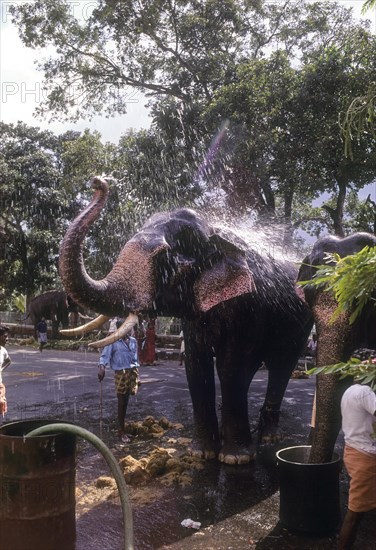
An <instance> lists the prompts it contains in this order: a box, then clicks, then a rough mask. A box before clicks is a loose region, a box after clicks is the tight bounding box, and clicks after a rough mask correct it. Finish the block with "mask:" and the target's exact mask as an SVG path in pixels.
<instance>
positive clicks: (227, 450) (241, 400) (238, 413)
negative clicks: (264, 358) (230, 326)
mask: <svg viewBox="0 0 376 550" xmlns="http://www.w3.org/2000/svg"><path fill="white" fill-rule="evenodd" d="M243 364H244V361H243V362H242V363H241V362H240V361H239V362H236V361H235V362H234V363H232V365H231V366H229V365H226V359H225V358H224V359H222V358H219V359H218V358H217V370H218V375H219V378H220V381H221V390H222V447H221V450H220V453H219V455H218V458H219V460H220V461H221V462H225V463H226V464H248V463H249V462H250V461H251V460H254V458H255V454H256V450H255V447H254V445H252V436H251V431H250V428H249V421H248V388H249V384H250V382H251V378H252V377H251V373H250V372H249V369H246V368H245V367H244V366H243Z"/></svg>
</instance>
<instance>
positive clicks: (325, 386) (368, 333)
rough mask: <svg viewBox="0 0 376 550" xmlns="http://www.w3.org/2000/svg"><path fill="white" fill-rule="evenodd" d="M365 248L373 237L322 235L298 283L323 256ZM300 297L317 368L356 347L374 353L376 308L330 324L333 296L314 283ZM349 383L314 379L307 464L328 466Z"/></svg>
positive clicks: (325, 377) (332, 376) (326, 377)
mask: <svg viewBox="0 0 376 550" xmlns="http://www.w3.org/2000/svg"><path fill="white" fill-rule="evenodd" d="M365 246H369V247H374V246H376V237H375V236H374V235H371V234H369V233H354V234H353V235H349V236H348V237H345V238H339V237H335V236H331V235H329V236H327V237H323V238H321V239H319V240H318V241H317V242H316V243H315V244H314V246H313V248H312V251H311V253H310V254H309V255H308V256H307V257H306V258H305V259H304V261H303V264H302V266H301V268H300V271H299V276H298V279H299V280H300V281H302V282H305V281H310V280H311V279H312V278H313V277H314V275H315V273H316V270H317V266H320V265H323V264H325V261H327V260H326V256H327V254H328V253H336V254H338V255H339V256H340V257H341V258H344V257H346V256H348V255H351V254H356V253H357V252H359V251H360V250H362V249H363V248H364V247H365ZM304 294H305V299H306V301H307V303H308V304H309V306H310V307H311V309H312V313H313V316H314V320H315V325H316V332H317V355H316V366H317V367H324V366H328V365H332V364H336V363H339V362H341V361H348V359H349V358H350V357H351V355H352V353H353V352H354V351H355V350H356V349H358V348H370V349H376V307H375V305H374V301H373V302H372V303H371V302H369V303H367V304H366V305H365V307H364V308H363V310H362V313H361V315H360V316H359V317H358V318H357V319H356V321H355V322H354V323H353V324H350V322H349V321H350V315H351V313H352V312H351V311H347V312H346V313H343V314H341V315H340V316H339V317H338V318H337V319H336V320H335V321H334V322H333V314H334V312H335V310H336V308H337V302H336V300H335V298H334V296H333V295H332V294H330V293H329V292H324V291H323V290H322V289H321V288H316V287H314V286H313V285H308V286H305V289H304ZM350 384H351V379H349V378H345V379H344V380H340V379H339V378H338V375H335V374H321V375H318V376H317V387H316V393H317V396H316V411H317V413H316V428H315V434H314V439H313V445H312V453H311V457H310V461H311V462H314V463H323V462H329V461H330V460H331V458H332V454H333V450H334V445H335V442H336V439H337V436H338V432H339V430H340V427H341V411H340V402H341V397H342V394H343V392H344V391H345V389H346V388H347V387H348V386H349V385H350Z"/></svg>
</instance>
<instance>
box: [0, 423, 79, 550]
mask: <svg viewBox="0 0 376 550" xmlns="http://www.w3.org/2000/svg"><path fill="white" fill-rule="evenodd" d="M50 423H52V422H46V421H44V420H27V421H21V422H12V423H9V424H4V425H3V426H1V427H0V490H1V494H0V498H1V503H0V548H4V549H5V548H7V549H8V550H26V549H27V550H52V549H53V550H73V549H74V547H75V540H76V518H75V512H76V500H75V476H76V437H75V435H73V434H68V433H51V435H42V436H36V437H31V438H25V437H24V436H25V435H26V434H28V433H29V432H31V431H32V430H33V429H35V428H38V427H40V426H45V425H46V424H47V425H48V424H50Z"/></svg>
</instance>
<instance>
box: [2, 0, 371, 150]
mask: <svg viewBox="0 0 376 550" xmlns="http://www.w3.org/2000/svg"><path fill="white" fill-rule="evenodd" d="M19 1H22V0H10V1H5V0H0V10H1V20H0V24H1V33H0V84H1V86H0V120H1V121H3V122H6V123H15V122H17V121H18V120H22V121H23V122H25V123H26V124H29V125H31V126H39V127H40V128H43V129H49V130H52V131H53V132H54V133H56V134H59V133H63V132H65V131H67V130H69V129H73V130H78V131H83V130H84V129H85V128H90V129H91V130H98V131H99V132H100V133H101V135H102V138H103V140H104V141H112V142H114V143H117V142H118V140H119V137H120V136H121V135H122V134H123V133H124V132H125V131H126V130H127V129H129V128H134V129H136V130H138V129H140V128H147V127H148V126H149V124H150V119H149V117H148V111H147V109H146V107H145V104H146V99H145V98H144V97H143V96H142V94H141V93H138V92H136V93H135V92H133V91H132V90H130V93H129V102H128V113H127V114H126V115H117V116H116V117H115V118H105V117H100V116H97V117H95V118H94V119H93V120H91V121H90V122H89V121H87V120H80V121H79V122H77V123H68V122H55V121H54V122H51V123H49V122H48V120H43V119H38V118H35V116H34V114H33V112H34V109H35V107H36V106H37V105H38V104H39V103H40V102H41V101H42V99H43V96H42V94H43V92H42V73H41V72H38V71H37V70H36V68H35V65H34V60H35V58H36V56H37V54H36V52H35V51H34V50H31V49H30V48H26V47H25V46H23V45H22V43H21V40H20V39H19V37H18V34H17V29H16V28H15V26H14V25H13V24H12V22H11V18H10V15H9V7H10V6H11V5H12V4H14V3H15V2H19ZM271 1H278V0H271ZM328 1H330V0H328ZM339 3H341V4H343V5H345V6H346V7H347V6H348V7H352V8H353V10H354V15H355V16H356V17H361V15H360V12H361V8H362V5H363V0H342V1H340V2H339ZM93 4H95V3H94V2H90V1H89V0H81V1H77V0H72V5H74V9H75V10H78V11H79V13H80V14H82V15H83V16H85V13H87V11H86V12H85V10H90V9H92V6H93ZM366 18H367V19H370V20H371V24H372V28H373V30H374V32H376V12H375V11H373V12H368V14H367V15H366Z"/></svg>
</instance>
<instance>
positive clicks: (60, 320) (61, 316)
mask: <svg viewBox="0 0 376 550" xmlns="http://www.w3.org/2000/svg"><path fill="white" fill-rule="evenodd" d="M83 311H84V310H83V308H81V307H80V306H79V305H78V304H76V303H75V302H74V301H73V300H72V298H71V297H70V296H67V294H66V292H64V290H49V291H47V292H45V293H44V294H39V295H38V296H35V297H34V298H33V299H32V300H31V301H30V303H29V305H28V309H27V315H26V317H25V319H27V318H28V317H30V319H31V321H32V323H33V325H34V326H36V325H37V323H38V322H39V321H40V320H41V318H42V317H44V318H45V319H46V320H51V321H52V337H53V338H58V337H59V330H58V329H59V326H60V325H61V326H62V327H64V328H66V327H68V324H69V313H73V314H74V315H75V316H76V321H75V322H76V324H77V316H78V315H79V314H80V313H83Z"/></svg>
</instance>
